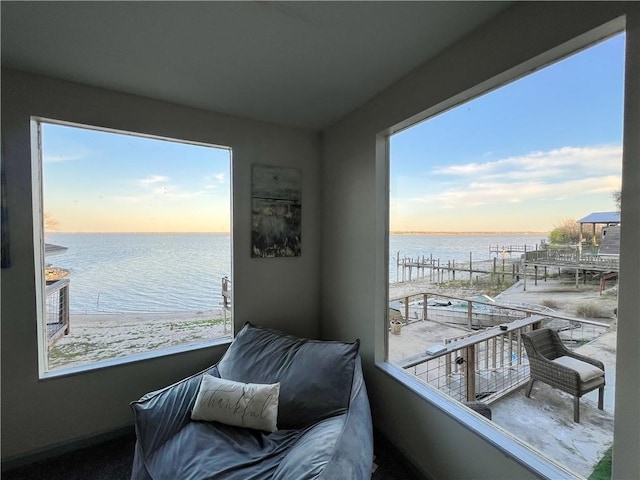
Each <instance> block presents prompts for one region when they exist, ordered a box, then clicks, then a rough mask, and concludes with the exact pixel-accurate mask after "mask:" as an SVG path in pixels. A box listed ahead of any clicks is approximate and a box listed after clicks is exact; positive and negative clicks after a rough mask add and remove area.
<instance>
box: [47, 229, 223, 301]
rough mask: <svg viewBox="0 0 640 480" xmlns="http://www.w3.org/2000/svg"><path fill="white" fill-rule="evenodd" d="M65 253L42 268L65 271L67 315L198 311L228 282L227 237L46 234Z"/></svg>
mask: <svg viewBox="0 0 640 480" xmlns="http://www.w3.org/2000/svg"><path fill="white" fill-rule="evenodd" d="M46 242H47V243H53V244H56V245H62V246H65V247H68V249H69V250H68V251H67V252H66V253H64V254H61V255H56V256H52V257H47V259H46V261H47V263H50V264H51V265H53V266H56V267H61V268H64V269H66V270H69V272H70V274H69V278H70V279H71V284H70V311H71V313H125V312H178V311H202V310H211V309H216V308H219V307H220V304H221V301H222V295H221V281H222V277H223V276H228V277H229V278H231V252H230V236H229V234H209V233H202V234H198V233H195V234H193V233H186V234H185V233H170V234H156V233H151V234H146V233H48V234H47V235H46Z"/></svg>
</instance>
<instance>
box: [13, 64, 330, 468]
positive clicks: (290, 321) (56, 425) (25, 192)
mask: <svg viewBox="0 0 640 480" xmlns="http://www.w3.org/2000/svg"><path fill="white" fill-rule="evenodd" d="M31 115H35V116H41V117H44V118H50V119H59V120H66V121H71V122H77V123H81V124H88V125H96V126H102V127H107V128H114V129H119V130H126V131H132V132H140V133H148V134H152V135H159V136H165V137H170V138H178V139H184V140H192V141H197V142H204V143H211V144H216V145H226V146H230V147H231V148H232V149H233V171H232V175H233V187H232V188H233V201H234V207H235V208H234V218H233V250H234V252H233V261H234V277H233V280H234V292H233V294H234V301H235V311H234V313H235V316H234V321H235V327H236V329H239V328H241V327H242V325H243V324H244V322H246V321H252V322H255V323H260V324H263V325H267V326H271V327H273V328H277V329H281V330H285V331H287V332H289V333H292V334H296V335H302V336H309V337H317V336H318V334H319V277H318V269H319V248H320V233H319V185H317V184H316V180H315V179H317V178H318V176H319V167H318V164H319V135H318V134H317V133H314V132H308V131H303V130H295V129H290V128H281V127H276V126H272V125H268V124H264V123H258V122H253V121H247V120H243V119H239V118H234V117H229V116H224V115H218V114H214V113H210V112H205V111H200V110H195V109H191V108H185V107H180V106H176V105H171V104H167V103H163V102H159V101H154V100H150V99H145V98H141V97H136V96H131V95H124V94H120V93H115V92H110V91H106V90H101V89H95V88H91V87H87V86H83V85H78V84H73V83H68V82H63V81H59V80H53V79H48V78H45V77H40V76H35V75H29V74H25V73H21V72H16V71H11V70H3V71H2V168H3V170H4V172H5V174H6V180H7V187H6V194H7V203H8V219H9V224H8V226H9V235H10V242H11V245H10V248H11V263H12V266H11V268H8V269H3V270H2V459H3V461H4V460H7V459H12V458H17V457H19V456H21V455H25V454H33V453H36V452H38V451H40V450H46V449H50V448H52V447H56V446H58V445H63V444H65V443H67V442H71V441H75V440H78V439H82V438H88V437H92V436H95V435H99V434H102V433H103V432H109V431H112V430H115V429H118V428H120V427H123V426H127V425H130V424H131V423H132V420H133V417H132V414H131V412H130V409H129V406H128V403H129V402H130V401H132V400H135V399H137V398H138V397H139V396H140V395H141V394H143V393H145V392H147V391H150V390H152V389H155V388H159V387H161V386H164V385H167V384H169V383H171V382H173V381H176V380H178V379H180V378H182V377H184V376H186V375H189V374H191V373H194V372H196V371H198V370H200V369H201V368H204V367H206V366H208V365H210V364H212V363H214V362H215V361H216V360H217V359H218V358H219V356H220V355H221V354H222V352H223V351H224V347H217V348H208V349H204V350H199V351H193V352H188V353H182V354H178V355H172V356H169V357H163V358H157V359H152V360H146V361H141V362H137V363H133V364H127V365H121V366H116V367H112V368H107V369H103V370H97V371H93V372H90V373H84V374H79V375H75V376H70V377H65V378H56V379H48V380H42V381H41V380H38V364H37V358H38V353H37V347H36V345H37V342H36V338H37V336H36V314H35V311H36V306H35V280H34V268H37V266H36V267H34V257H33V227H32V225H33V219H32V214H31V212H32V206H31V205H32V200H31V199H32V191H31V158H30V148H31V147H30V141H31V139H30V123H29V121H30V116H31ZM253 163H263V164H271V165H283V166H293V167H298V168H301V169H302V174H303V207H302V208H303V211H302V242H303V244H302V248H303V253H302V256H301V257H299V258H283V259H252V258H251V257H250V239H251V233H250V226H251V204H250V193H249V192H250V182H251V179H250V175H251V164H253ZM301 279H303V281H301ZM212 288H218V286H217V285H212Z"/></svg>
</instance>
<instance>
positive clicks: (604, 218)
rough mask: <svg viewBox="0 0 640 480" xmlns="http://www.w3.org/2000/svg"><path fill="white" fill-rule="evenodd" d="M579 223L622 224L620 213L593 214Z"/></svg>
mask: <svg viewBox="0 0 640 480" xmlns="http://www.w3.org/2000/svg"><path fill="white" fill-rule="evenodd" d="M578 223H607V224H608V223H620V212H593V213H590V214H589V215H587V216H586V217H584V218H581V219H580V220H578Z"/></svg>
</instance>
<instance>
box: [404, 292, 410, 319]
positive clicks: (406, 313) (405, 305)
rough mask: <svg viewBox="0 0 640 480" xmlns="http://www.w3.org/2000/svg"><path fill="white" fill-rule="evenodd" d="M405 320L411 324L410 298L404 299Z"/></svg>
mask: <svg viewBox="0 0 640 480" xmlns="http://www.w3.org/2000/svg"><path fill="white" fill-rule="evenodd" d="M404 320H405V322H407V324H408V323H409V297H404Z"/></svg>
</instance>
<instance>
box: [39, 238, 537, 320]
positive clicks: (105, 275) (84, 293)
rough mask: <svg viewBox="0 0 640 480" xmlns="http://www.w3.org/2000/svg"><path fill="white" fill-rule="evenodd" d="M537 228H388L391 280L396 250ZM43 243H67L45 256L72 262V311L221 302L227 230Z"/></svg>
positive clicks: (455, 253) (454, 246)
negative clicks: (426, 231) (483, 231)
mask: <svg viewBox="0 0 640 480" xmlns="http://www.w3.org/2000/svg"><path fill="white" fill-rule="evenodd" d="M543 238H544V236H543V235H540V234H527V235H391V236H390V238H389V246H390V248H389V250H390V251H389V280H390V281H391V282H395V281H396V253H397V252H400V256H401V257H411V258H416V257H422V256H423V255H424V256H425V257H427V258H428V257H429V255H430V254H432V255H433V258H439V259H440V261H441V262H445V263H446V261H448V260H456V262H466V261H468V260H469V252H472V255H473V260H474V262H475V261H480V260H488V259H490V258H491V255H490V254H489V246H491V245H493V246H496V245H499V246H503V245H525V244H526V245H529V246H534V245H536V244H537V245H539V244H540V243H541V240H542V239H543ZM46 241H47V243H53V244H56V245H62V246H65V247H68V251H67V252H66V253H64V254H62V255H57V256H52V257H48V258H47V262H48V263H50V264H52V265H53V266H56V267H61V268H64V269H67V270H69V272H70V275H69V278H70V279H71V287H70V303H71V305H70V309H71V313H125V312H182V311H185V312H186V311H202V310H211V309H216V308H219V307H220V304H221V301H222V296H221V280H222V277H223V276H228V277H229V278H231V255H230V237H229V235H228V234H209V233H202V234H193V233H170V234H160V233H150V234H145V233H137V234H136V233H48V234H47V236H46Z"/></svg>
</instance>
